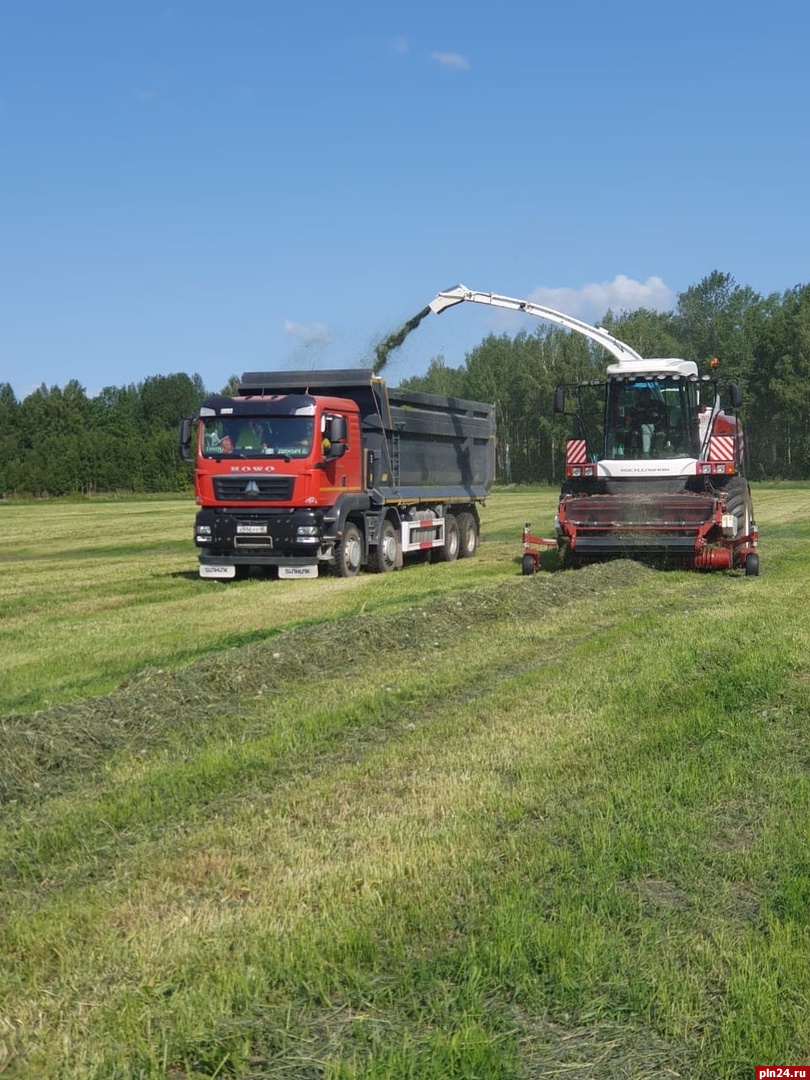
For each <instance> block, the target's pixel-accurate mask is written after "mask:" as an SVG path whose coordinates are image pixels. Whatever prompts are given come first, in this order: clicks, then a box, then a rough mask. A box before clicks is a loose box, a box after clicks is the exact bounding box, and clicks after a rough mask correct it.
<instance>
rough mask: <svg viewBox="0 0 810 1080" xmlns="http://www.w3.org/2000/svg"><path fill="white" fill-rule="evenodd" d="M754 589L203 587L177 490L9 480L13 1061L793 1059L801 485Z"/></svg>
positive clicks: (782, 497) (56, 1066) (776, 500)
mask: <svg viewBox="0 0 810 1080" xmlns="http://www.w3.org/2000/svg"><path fill="white" fill-rule="evenodd" d="M754 501H755V509H756V512H757V520H758V524H759V528H760V537H761V547H760V551H761V567H762V573H761V576H760V577H758V578H746V577H745V576H744V575H742V574H740V573H737V572H732V573H727V574H709V575H705V574H697V573H686V572H662V571H656V570H653V569H650V568H648V567H645V566H642V565H639V564H635V563H631V562H625V561H621V562H615V563H609V564H604V565H601V566H592V567H586V568H584V569H582V570H578V571H563V572H557V573H540V574H538V575H535V576H534V577H531V578H524V577H522V576H521V575H520V566H519V559H520V554H521V548H520V533H521V528H522V525H523V523H524V521H526V520H529V521H531V522H532V524H533V528H534V531H536V532H538V533H544V534H546V535H548V534H549V532H550V530H551V521H552V518H553V514H554V508H555V504H556V496H555V493H554V492H550V491H547V490H538V491H535V492H526V491H517V490H514V491H512V490H510V491H502V492H498V493H496V494H495V495H494V496H493V497H492V498H491V500H490V501H489V504H488V506H487V509H486V511H485V512H484V518H483V528H482V536H483V539H482V544H481V547H480V549H479V554H478V557H477V558H476V559H472V560H463V561H460V562H458V563H455V564H452V565H444V564H436V565H433V564H431V565H419V566H410V567H407V568H406V569H404V570H403V571H401V572H398V573H396V574H392V575H385V576H374V575H370V574H369V575H362V576H361V577H359V578H356V579H352V580H342V579H338V578H333V577H325V578H322V579H319V580H317V581H296V582H280V581H266V580H260V579H251V580H248V581H243V582H234V583H227V584H226V583H218V582H204V581H201V580H200V579H199V578H198V577H197V571H196V555H195V552H194V549H193V545H192V543H191V529H192V522H193V517H194V505H193V501H192V500H191V499H179V498H178V499H158V500H112V499H111V500H106V501H104V500H98V501H96V500H94V501H91V502H64V503H58V502H57V503H47V504H25V505H22V504H16V503H8V504H6V503H0V525H2V532H1V533H0V535H2V536H3V538H4V539H3V545H2V550H0V565H2V571H3V572H2V575H0V615H2V619H0V649H2V653H1V654H0V655H2V658H3V663H2V673H1V674H0V702H1V703H2V705H1V706H0V713H1V714H2V718H0V824H1V825H2V831H1V832H0V881H2V887H1V888H0V971H2V975H3V977H2V979H0V1074H1V1075H3V1076H4V1077H5V1076H9V1077H14V1078H17V1080H19V1078H21V1077H31V1078H40V1077H42V1078H56V1080H60V1078H64V1080H79V1078H81V1080H85V1078H90V1080H93V1078H105V1080H106V1078H122V1080H123V1078H127V1080H129V1078H133V1080H134V1078H144V1080H153V1078H160V1077H165V1078H171V1080H191V1078H203V1077H208V1078H213V1077H239V1078H243V1080H253V1078H260V1077H278V1078H284V1080H288V1078H291V1080H309V1078H313V1080H314V1078H326V1080H355V1078H364V1080H383V1078H390V1080H399V1078H425V1080H433V1078H436V1080H443V1078H466V1080H473V1078H481V1080H489V1078H495V1080H500V1078H510V1080H512V1078H514V1080H534V1078H559V1080H562V1078H571V1077H576V1078H577V1080H579V1078H580V1077H590V1078H594V1080H601V1078H609V1080H610V1078H616V1080H618V1078H622V1080H626V1078H639V1080H640V1078H649V1080H652V1078H656V1080H657V1078H661V1077H681V1078H689V1080H694V1078H699V1080H726V1078H729V1080H730V1078H734V1080H737V1078H740V1080H742V1078H746V1080H747V1078H750V1077H753V1070H754V1066H755V1065H772V1066H784V1065H797V1064H806V1063H807V1062H808V1061H810V1024H808V1021H807V1017H808V1015H810V914H809V913H810V854H808V852H809V851H810V845H809V844H808V841H810V737H809V735H808V718H809V717H810V706H808V686H810V661H809V660H808V656H810V640H809V639H810V614H808V611H809V610H810V605H809V604H808V592H809V591H810V546H809V543H808V542H809V541H810V485H768V486H766V485H761V486H759V487H756V488H755V490H754Z"/></svg>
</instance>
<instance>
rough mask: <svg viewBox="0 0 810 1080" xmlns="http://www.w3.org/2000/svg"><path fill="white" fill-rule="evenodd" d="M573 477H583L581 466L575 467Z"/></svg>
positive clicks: (572, 472)
mask: <svg viewBox="0 0 810 1080" xmlns="http://www.w3.org/2000/svg"><path fill="white" fill-rule="evenodd" d="M571 475H572V476H582V469H580V467H579V465H575V466H574V468H573V469H572V470H571Z"/></svg>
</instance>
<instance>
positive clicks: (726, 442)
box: [709, 435, 734, 461]
mask: <svg viewBox="0 0 810 1080" xmlns="http://www.w3.org/2000/svg"><path fill="white" fill-rule="evenodd" d="M709 460H710V461H733V460H734V438H733V436H728V435H712V437H711V439H710V440H709Z"/></svg>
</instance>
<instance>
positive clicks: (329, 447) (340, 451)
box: [323, 416, 348, 460]
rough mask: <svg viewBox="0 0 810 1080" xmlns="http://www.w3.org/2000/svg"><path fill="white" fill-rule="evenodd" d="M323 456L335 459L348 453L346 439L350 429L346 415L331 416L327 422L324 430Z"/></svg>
mask: <svg viewBox="0 0 810 1080" xmlns="http://www.w3.org/2000/svg"><path fill="white" fill-rule="evenodd" d="M323 437H324V444H323V445H324V451H323V456H324V457H326V458H329V459H330V460H333V459H334V458H339V457H343V455H344V454H345V453H346V439H347V437H348V429H347V427H346V417H345V416H330V417H329V418H328V420H327V422H326V429H325V431H324V436H323Z"/></svg>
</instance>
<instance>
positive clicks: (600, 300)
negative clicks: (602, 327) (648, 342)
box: [529, 274, 675, 322]
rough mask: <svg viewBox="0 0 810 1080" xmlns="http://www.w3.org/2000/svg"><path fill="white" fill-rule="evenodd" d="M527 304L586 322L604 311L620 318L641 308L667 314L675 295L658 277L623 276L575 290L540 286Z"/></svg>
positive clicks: (619, 275) (530, 295) (600, 315)
mask: <svg viewBox="0 0 810 1080" xmlns="http://www.w3.org/2000/svg"><path fill="white" fill-rule="evenodd" d="M529 300H531V301H533V302H534V303H535V304H543V305H544V306H545V307H551V308H555V309H556V310H557V311H563V312H565V314H566V315H573V316H574V317H575V318H577V319H582V320H584V321H586V322H587V321H590V320H593V319H600V318H601V317H602V316H603V315H604V314H605V312H606V311H607V310H608V308H610V310H611V311H612V312H613V313H614V314H615V315H620V314H621V313H622V312H623V311H634V310H635V309H636V308H641V307H643V308H649V309H650V310H652V311H670V310H671V309H672V308H673V307H674V306H675V294H674V293H673V291H672V290H671V289H670V288H668V286H667V285H666V284H665V283H664V281H663V280H662V279H661V278H660V277H648V278H647V280H646V281H634V280H633V278H629V277H627V276H626V275H624V274H617V275H616V277H615V278H614V279H613V281H602V282H599V283H597V284H592V285H583V286H582V287H581V288H579V289H571V288H557V289H550V288H546V287H545V286H543V285H541V286H539V287H538V288H536V289H532V291H531V292H530V293H529Z"/></svg>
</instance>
